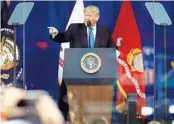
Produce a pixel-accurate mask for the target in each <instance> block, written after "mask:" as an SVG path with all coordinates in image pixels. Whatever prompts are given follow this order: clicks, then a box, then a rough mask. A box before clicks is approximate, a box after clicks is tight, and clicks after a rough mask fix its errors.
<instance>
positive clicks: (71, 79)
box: [63, 48, 117, 124]
mask: <svg viewBox="0 0 174 124" xmlns="http://www.w3.org/2000/svg"><path fill="white" fill-rule="evenodd" d="M116 70H117V68H116V49H114V48H71V49H65V57H64V72H63V79H64V81H65V83H66V84H67V89H68V104H69V107H70V111H69V114H70V122H71V124H93V123H97V122H98V123H101V124H103V123H104V124H110V123H111V115H112V104H113V86H114V84H115V81H116V79H117V71H116Z"/></svg>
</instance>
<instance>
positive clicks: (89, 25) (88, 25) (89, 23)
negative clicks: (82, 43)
mask: <svg viewBox="0 0 174 124" xmlns="http://www.w3.org/2000/svg"><path fill="white" fill-rule="evenodd" d="M87 27H88V28H91V21H90V20H88V21H87ZM89 33H90V30H88V35H89V36H88V48H91V46H90V34H89Z"/></svg>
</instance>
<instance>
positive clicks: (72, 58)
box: [63, 48, 117, 85]
mask: <svg viewBox="0 0 174 124" xmlns="http://www.w3.org/2000/svg"><path fill="white" fill-rule="evenodd" d="M87 53H95V54H97V55H98V56H99V57H100V59H101V68H100V69H99V70H98V71H97V72H96V73H92V74H90V73H87V72H85V71H83V69H82V68H81V59H82V57H83V56H84V55H85V54H87ZM116 70H117V68H116V49H114V48H70V49H66V50H65V58H64V73H63V79H64V80H65V82H66V84H71V85H73V84H76V85H77V84H78V85H80V84H83V85H84V84H86V85H87V84H93V85H95V84H96V85H97V84H103V85H108V84H112V83H113V82H115V80H116V79H117V73H116V72H117V71H116Z"/></svg>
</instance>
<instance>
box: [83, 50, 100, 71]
mask: <svg viewBox="0 0 174 124" xmlns="http://www.w3.org/2000/svg"><path fill="white" fill-rule="evenodd" d="M80 65H81V68H82V70H83V71H84V72H86V73H90V74H91V73H96V72H97V71H98V70H99V69H100V67H101V65H102V62H101V59H100V57H99V56H98V55H97V54H95V53H86V54H85V55H83V57H82V58H81V61H80Z"/></svg>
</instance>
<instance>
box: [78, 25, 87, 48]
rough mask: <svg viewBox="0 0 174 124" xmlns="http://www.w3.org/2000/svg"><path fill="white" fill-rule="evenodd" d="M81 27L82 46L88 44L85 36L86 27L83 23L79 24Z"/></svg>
mask: <svg viewBox="0 0 174 124" xmlns="http://www.w3.org/2000/svg"><path fill="white" fill-rule="evenodd" d="M81 26H82V28H80V30H79V31H80V32H79V33H80V34H81V35H80V36H81V42H82V47H84V48H85V47H87V46H88V38H87V28H86V26H85V25H84V24H82V25H81Z"/></svg>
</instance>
